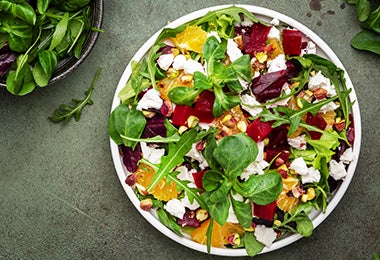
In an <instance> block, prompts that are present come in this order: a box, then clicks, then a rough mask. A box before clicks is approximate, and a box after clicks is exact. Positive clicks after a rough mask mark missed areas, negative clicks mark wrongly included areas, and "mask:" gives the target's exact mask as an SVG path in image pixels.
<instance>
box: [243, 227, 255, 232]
mask: <svg viewBox="0 0 380 260" xmlns="http://www.w3.org/2000/svg"><path fill="white" fill-rule="evenodd" d="M254 230H255V228H254V227H249V228H244V231H248V232H253V231H254Z"/></svg>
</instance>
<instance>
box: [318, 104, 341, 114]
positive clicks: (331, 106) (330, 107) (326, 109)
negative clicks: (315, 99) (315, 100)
mask: <svg viewBox="0 0 380 260" xmlns="http://www.w3.org/2000/svg"><path fill="white" fill-rule="evenodd" d="M338 107H339V105H337V104H335V103H334V102H333V101H331V102H329V103H327V104H326V105H324V106H322V107H321V109H320V110H319V111H321V112H322V113H323V114H326V113H327V112H330V111H335V110H336V109H337V108H338Z"/></svg>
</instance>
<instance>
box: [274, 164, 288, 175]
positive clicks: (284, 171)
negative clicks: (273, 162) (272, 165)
mask: <svg viewBox="0 0 380 260" xmlns="http://www.w3.org/2000/svg"><path fill="white" fill-rule="evenodd" d="M277 171H278V173H279V174H281V176H282V177H286V176H288V172H289V169H288V167H287V166H286V164H285V163H284V164H281V165H280V166H279V167H277Z"/></svg>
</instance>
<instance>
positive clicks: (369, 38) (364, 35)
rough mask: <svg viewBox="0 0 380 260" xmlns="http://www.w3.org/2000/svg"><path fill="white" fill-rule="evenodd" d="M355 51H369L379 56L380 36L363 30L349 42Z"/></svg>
mask: <svg viewBox="0 0 380 260" xmlns="http://www.w3.org/2000/svg"><path fill="white" fill-rule="evenodd" d="M351 45H352V47H354V48H355V49H358V50H365V51H371V52H374V53H376V54H379V55H380V34H379V33H375V32H372V31H370V30H363V31H361V32H359V33H358V34H356V35H355V36H354V38H352V40H351Z"/></svg>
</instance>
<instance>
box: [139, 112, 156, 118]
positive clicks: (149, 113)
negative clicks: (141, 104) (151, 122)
mask: <svg viewBox="0 0 380 260" xmlns="http://www.w3.org/2000/svg"><path fill="white" fill-rule="evenodd" d="M142 113H143V115H144V116H145V117H146V118H153V117H154V116H155V115H156V112H153V111H146V110H144V111H142Z"/></svg>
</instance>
